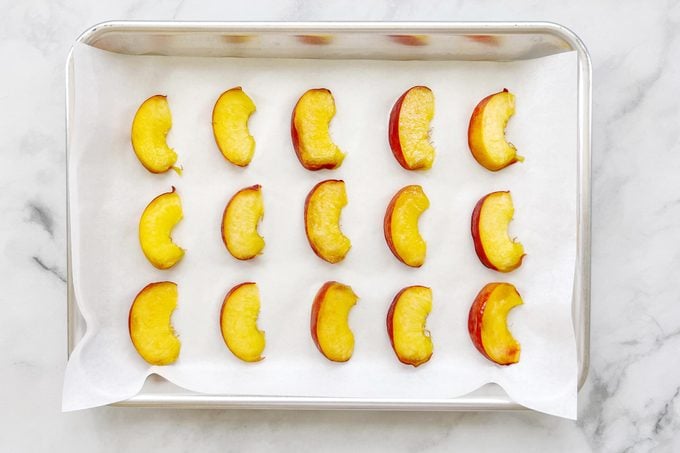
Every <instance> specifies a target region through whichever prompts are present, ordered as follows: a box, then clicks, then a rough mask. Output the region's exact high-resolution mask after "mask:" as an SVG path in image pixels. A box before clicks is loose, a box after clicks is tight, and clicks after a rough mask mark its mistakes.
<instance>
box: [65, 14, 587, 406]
mask: <svg viewBox="0 0 680 453" xmlns="http://www.w3.org/2000/svg"><path fill="white" fill-rule="evenodd" d="M76 42H77V43H85V44H88V45H90V46H93V47H96V48H98V49H103V50H107V51H110V52H116V53H121V54H127V55H169V56H179V55H185V56H204V57H242V58H248V57H260V58H262V57H268V58H313V59H324V58H327V59H331V58H332V59H371V60H381V59H390V60H479V61H511V60H521V59H530V58H537V57H542V56H547V55H553V54H558V53H561V52H568V51H575V52H576V53H577V55H578V68H577V71H578V91H577V93H578V94H577V96H578V105H577V112H578V117H577V121H578V141H577V145H578V150H577V155H576V156H575V158H576V159H577V162H578V165H577V178H578V181H577V189H578V193H577V194H576V196H577V236H576V247H577V251H576V266H575V269H574V290H573V301H572V314H573V315H572V317H573V323H574V331H575V335H576V341H577V345H576V346H577V356H578V367H579V368H578V369H579V375H578V386H579V389H580V388H581V386H582V385H583V383H584V381H585V379H586V375H587V372H588V364H589V348H590V209H591V207H590V206H591V202H590V126H591V94H592V90H591V65H590V56H589V55H588V51H587V50H586V48H585V46H584V45H583V43H582V42H581V40H580V39H579V38H578V37H577V36H576V35H575V34H574V33H573V32H571V31H570V30H568V29H567V28H565V27H563V26H561V25H557V24H553V23H547V22H155V21H153V22H152V21H143V22H137V21H135V22H131V21H116V22H105V23H101V24H98V25H95V26H93V27H92V28H90V29H89V30H87V31H85V32H84V33H83V34H82V35H80V37H79V38H78V39H77V40H76ZM73 83H74V81H73V55H72V52H70V53H69V56H68V58H67V62H66V142H67V146H66V151H67V160H68V148H69V146H68V145H69V136H70V132H71V131H70V127H71V125H72V121H71V116H72V115H73V105H74V95H75V93H74V90H73V86H74V85H73ZM68 184H69V183H68V175H67V192H68V190H69V187H68ZM67 200H68V197H67ZM67 210H68V202H67ZM68 218H69V217H68V215H67V219H68ZM67 222H68V221H67ZM67 240H68V251H67V260H68V262H67V266H68V296H67V304H68V310H67V317H68V318H67V325H68V329H67V330H68V339H67V344H68V355H70V354H71V352H72V351H73V348H74V347H75V345H76V344H77V342H78V341H79V340H80V339H81V338H82V336H83V335H84V333H85V322H84V320H83V318H82V317H81V315H80V313H79V312H78V308H77V304H76V301H75V296H74V292H73V275H72V268H71V230H70V225H69V224H68V223H67ZM116 405H119V406H147V407H170V408H259V409H368V410H421V411H423V410H445V411H467V410H518V409H523V406H521V405H519V404H517V403H515V402H514V401H512V400H511V399H510V398H509V397H508V396H507V394H506V393H505V392H504V391H503V390H502V389H501V388H500V387H499V386H497V385H495V384H489V385H486V386H484V387H482V388H481V389H479V390H477V391H475V392H473V393H471V394H468V395H465V396H461V397H458V398H441V399H413V398H408V397H404V398H380V399H374V398H338V397H294V396H285V395H282V396H264V397H263V396H235V395H222V394H220V395H211V394H202V393H195V392H189V391H187V390H184V389H181V388H179V387H177V386H175V385H173V384H171V383H170V382H168V381H166V380H165V379H163V378H160V377H159V376H156V375H152V376H150V377H149V379H148V380H147V382H146V384H145V385H144V387H143V388H142V390H141V391H140V392H139V393H138V394H137V395H135V396H134V397H132V398H130V399H128V400H125V401H121V402H119V403H116Z"/></svg>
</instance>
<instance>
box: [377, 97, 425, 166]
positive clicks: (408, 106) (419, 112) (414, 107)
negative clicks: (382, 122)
mask: <svg viewBox="0 0 680 453" xmlns="http://www.w3.org/2000/svg"><path fill="white" fill-rule="evenodd" d="M433 117H434V94H433V93H432V90H430V89H429V88H427V87H423V86H416V87H413V88H410V89H409V90H407V91H406V92H405V93H404V94H402V95H401V97H400V98H399V99H398V100H397V102H396V103H395V104H394V107H393V108H392V113H390V123H389V128H388V138H389V142H390V147H391V148H392V153H393V154H394V157H395V158H396V159H397V161H398V162H399V164H400V165H401V166H402V167H404V168H405V169H406V170H420V169H425V170H426V169H428V168H431V167H432V162H433V161H434V147H433V146H432V145H431V144H430V121H432V118H433Z"/></svg>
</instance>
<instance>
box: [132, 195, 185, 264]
mask: <svg viewBox="0 0 680 453" xmlns="http://www.w3.org/2000/svg"><path fill="white" fill-rule="evenodd" d="M180 220H182V202H181V200H180V198H179V195H178V194H177V192H175V188H174V187H173V188H172V190H171V191H170V192H166V193H164V194H161V195H159V196H157V197H156V198H154V199H153V200H151V202H150V203H149V204H148V205H147V207H146V208H145V209H144V212H142V217H141V218H140V219H139V243H140V245H141V246H142V252H144V256H146V258H147V259H148V260H149V262H151V264H153V265H154V266H155V267H157V268H158V269H168V268H171V267H172V266H174V265H175V264H177V262H179V260H181V259H182V257H183V256H184V250H182V249H181V248H180V247H179V246H177V245H176V244H175V243H174V242H172V238H171V237H170V234H171V233H172V229H173V228H174V227H175V225H177V223H179V221H180Z"/></svg>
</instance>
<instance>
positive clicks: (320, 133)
mask: <svg viewBox="0 0 680 453" xmlns="http://www.w3.org/2000/svg"><path fill="white" fill-rule="evenodd" d="M253 112H255V103H254V102H253V101H252V99H250V97H249V96H248V95H247V94H246V93H245V92H244V91H243V90H242V89H241V87H236V88H232V89H230V90H227V91H225V92H224V93H222V95H220V97H219V98H218V99H217V102H216V103H215V107H214V108H213V114H212V126H213V134H214V136H215V142H216V143H217V146H218V148H219V149H220V151H221V152H222V154H223V156H224V157H225V159H227V160H228V161H229V162H231V163H232V164H234V165H238V166H240V167H245V166H247V165H248V164H250V161H251V160H252V158H253V155H254V154H255V140H254V139H253V137H252V135H250V132H249V130H248V119H249V118H250V116H251V115H252V114H253ZM514 112H515V97H514V95H513V94H512V93H510V92H509V91H508V90H503V91H501V92H498V93H494V94H492V95H489V96H487V97H486V98H484V99H483V100H482V101H480V103H479V104H477V106H476V107H475V109H474V111H473V112H472V116H471V118H470V125H469V128H468V145H469V147H470V151H471V152H472V155H473V156H474V158H475V159H476V160H477V162H479V163H480V164H481V165H482V166H483V167H485V168H487V169H488V170H491V171H498V170H500V169H502V168H505V167H507V166H508V165H511V164H513V163H515V162H518V161H522V160H523V158H522V157H521V156H518V155H517V150H516V149H515V147H514V146H513V145H512V144H511V143H509V142H507V141H506V139H505V126H506V125H507V123H508V120H509V119H510V117H511V116H512V115H513V114H514ZM333 116H335V100H334V98H333V95H332V94H331V92H330V91H329V90H327V89H325V88H315V89H311V90H308V91H307V92H305V93H304V94H303V95H302V96H301V97H300V99H299V100H298V102H297V103H296V104H295V107H294V108H293V114H292V118H291V127H290V129H291V139H292V142H293V148H294V149H295V153H296V155H297V157H298V159H299V160H300V163H301V164H302V166H303V167H305V168H306V169H308V170H321V169H335V168H338V167H340V165H341V164H342V161H343V160H344V158H345V154H344V153H343V152H342V151H341V150H340V148H338V146H337V145H335V143H333V140H332V139H331V136H330V133H329V124H330V121H331V119H332V118H333ZM433 117H434V94H433V93H432V90H430V89H429V88H427V87H423V86H415V87H412V88H410V89H409V90H407V91H406V92H405V93H404V94H403V95H402V96H401V97H400V98H399V99H398V100H397V101H396V103H395V104H394V107H393V108H392V112H391V114H390V119H389V128H388V139H389V143H390V147H391V148H392V152H393V154H394V157H395V158H396V159H397V161H398V162H399V164H400V165H401V166H402V167H404V168H405V169H407V170H427V169H429V168H431V167H432V164H433V162H434V155H435V150H434V147H433V146H432V144H431V143H430V122H431V121H432V118H433ZM171 127H172V116H171V113H170V108H169V106H168V100H167V98H166V96H162V95H155V96H152V97H150V98H149V99H147V100H146V101H144V102H143V103H142V105H141V106H140V107H139V109H138V110H137V113H136V114H135V118H134V120H133V122H132V147H133V148H134V151H135V154H136V155H137V158H138V159H139V161H140V162H141V163H142V165H144V167H145V168H146V169H147V170H149V171H150V172H152V173H163V172H166V171H168V170H170V169H171V168H172V169H175V170H177V171H179V169H178V168H177V167H175V163H176V162H177V153H175V151H174V150H173V149H171V148H170V147H169V146H168V145H167V143H166V136H167V134H168V132H169V131H170V128H171Z"/></svg>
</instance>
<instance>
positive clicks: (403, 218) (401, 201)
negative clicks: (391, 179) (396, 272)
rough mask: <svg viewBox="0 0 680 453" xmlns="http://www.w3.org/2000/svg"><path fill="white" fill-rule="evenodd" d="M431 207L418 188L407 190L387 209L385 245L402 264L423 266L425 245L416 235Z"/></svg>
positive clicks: (384, 224)
mask: <svg viewBox="0 0 680 453" xmlns="http://www.w3.org/2000/svg"><path fill="white" fill-rule="evenodd" d="M428 207H430V200H428V198H427V195H425V192H423V188H422V187H420V186H416V185H413V186H406V187H404V188H402V189H401V190H400V191H399V192H397V193H396V194H395V195H394V197H392V200H391V201H390V204H389V205H388V206H387V212H386V213H385V221H384V223H383V228H384V231H385V240H386V241H387V245H388V247H389V248H390V250H391V251H392V253H393V254H394V256H396V257H397V259H398V260H399V261H401V262H402V263H404V264H406V265H408V266H411V267H420V266H422V265H423V263H424V262H425V255H426V252H427V244H426V243H425V241H424V240H423V238H422V236H421V235H420V232H419V231H418V219H419V218H420V215H421V214H422V213H423V212H425V210H427V208H428Z"/></svg>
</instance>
